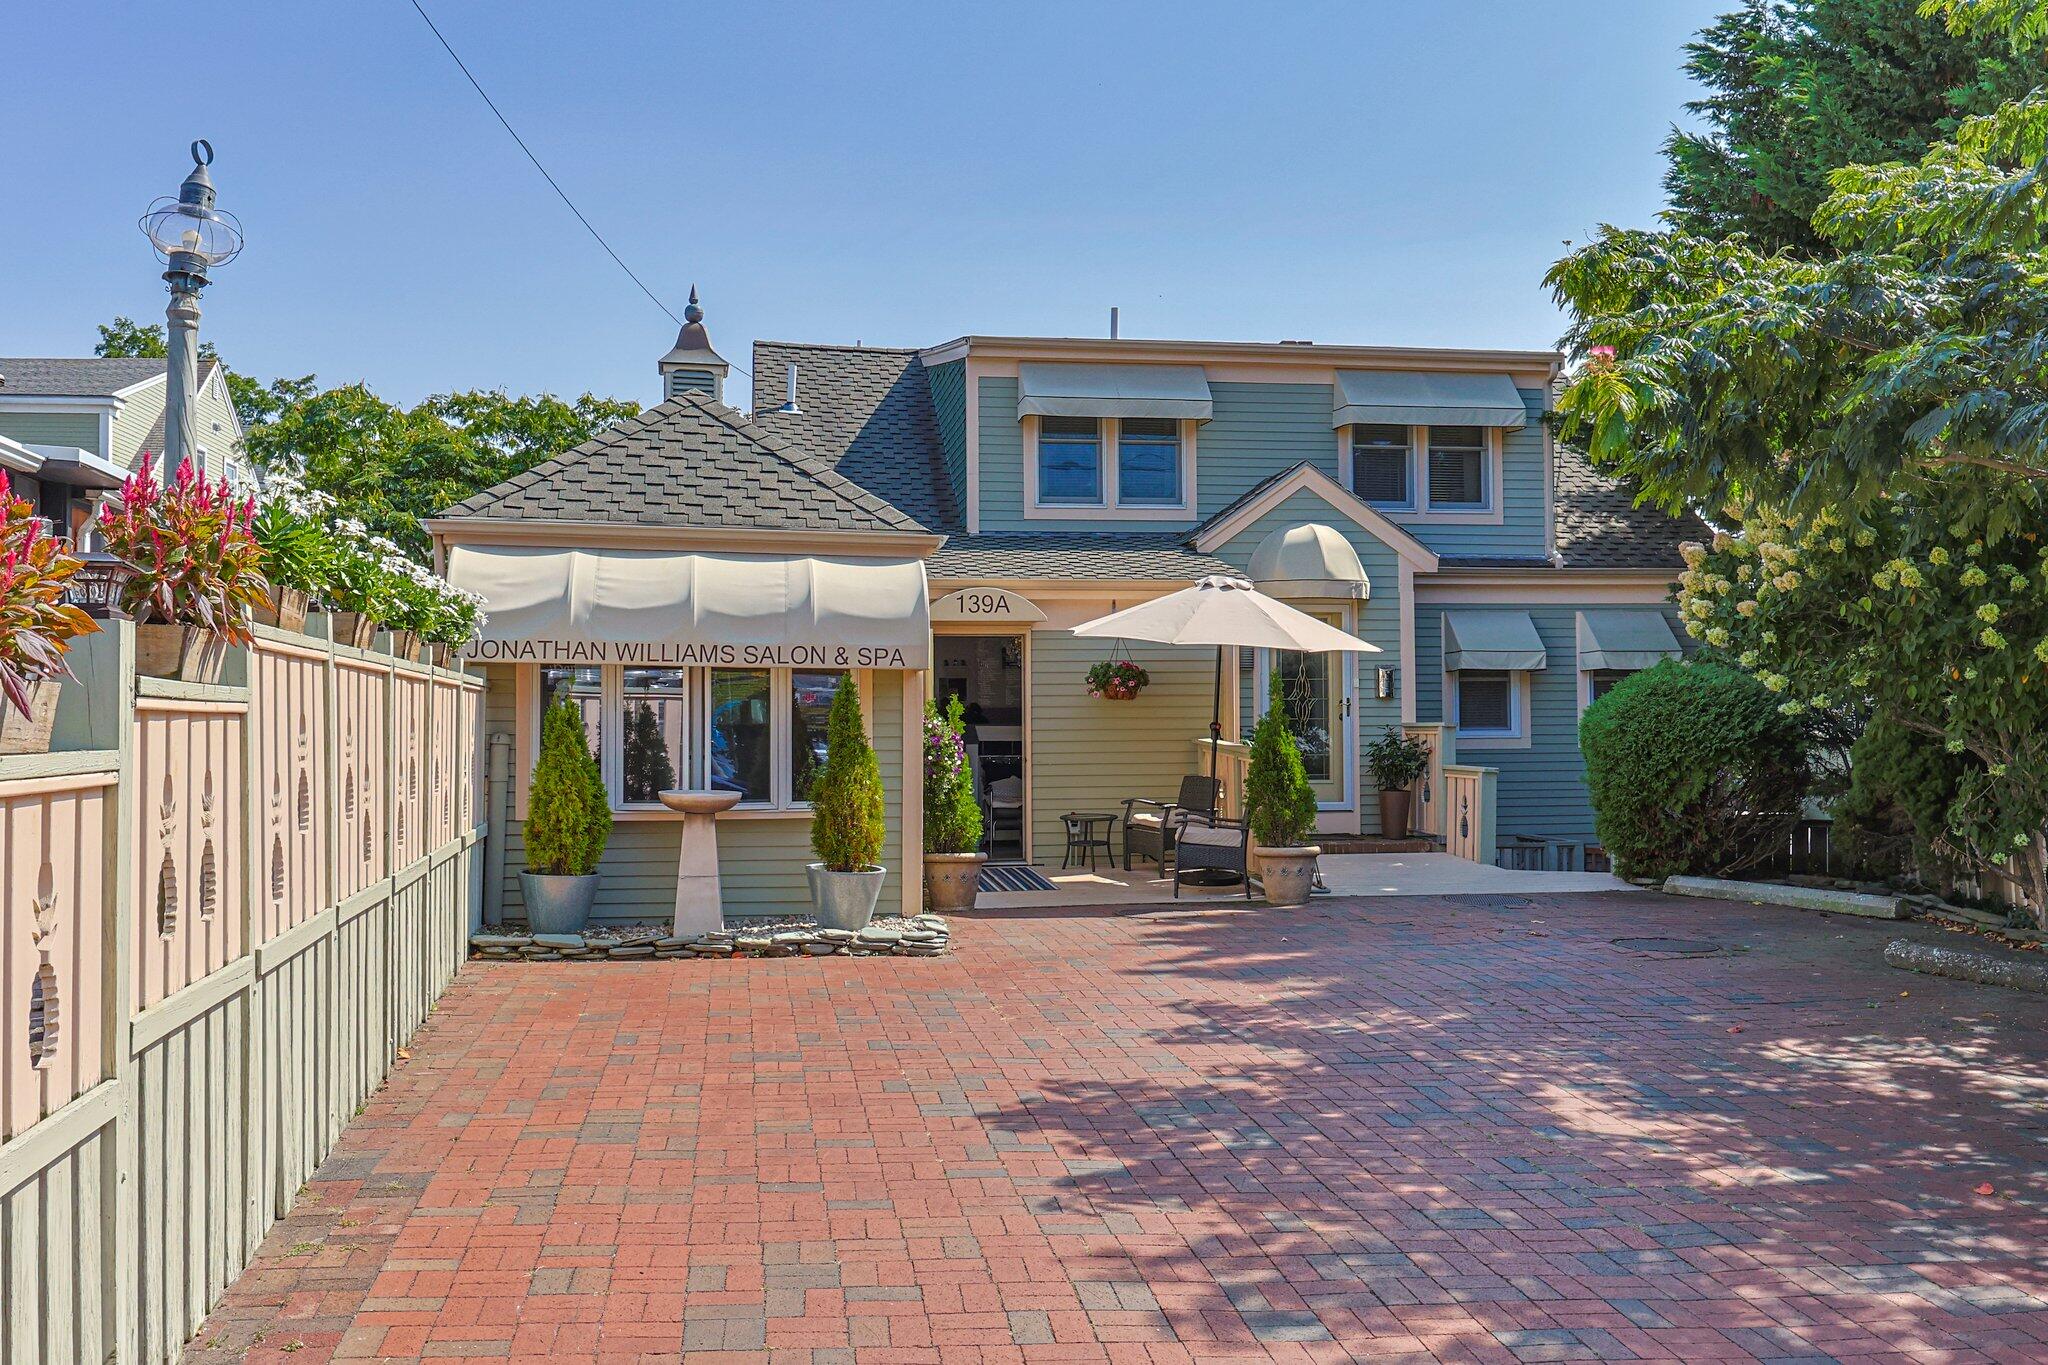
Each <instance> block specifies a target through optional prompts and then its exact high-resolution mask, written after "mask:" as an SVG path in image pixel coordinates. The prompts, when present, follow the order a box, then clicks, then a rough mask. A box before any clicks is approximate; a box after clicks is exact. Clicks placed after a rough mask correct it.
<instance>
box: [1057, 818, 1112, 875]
mask: <svg viewBox="0 0 2048 1365" xmlns="http://www.w3.org/2000/svg"><path fill="white" fill-rule="evenodd" d="M1117 819H1118V816H1117V813H1116V812H1115V811H1108V810H1070V811H1068V812H1067V813H1066V814H1065V815H1062V816H1061V817H1060V823H1061V824H1063V825H1065V826H1066V827H1067V852H1066V856H1065V857H1063V858H1061V859H1060V867H1061V868H1063V869H1064V868H1069V867H1079V866H1080V865H1081V864H1082V863H1083V862H1086V863H1087V864H1088V870H1089V871H1090V872H1093V871H1095V854H1096V851H1097V850H1098V849H1099V850H1100V851H1101V852H1103V853H1104V854H1107V855H1108V857H1109V863H1110V866H1112V867H1114V866H1116V850H1115V849H1113V848H1111V847H1110V838H1111V837H1112V836H1113V835H1114V834H1115V833H1116V822H1117ZM1098 830H1099V831H1100V833H1098V832H1097V831H1098Z"/></svg>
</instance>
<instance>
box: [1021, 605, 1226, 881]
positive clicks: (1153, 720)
mask: <svg viewBox="0 0 2048 1365" xmlns="http://www.w3.org/2000/svg"><path fill="white" fill-rule="evenodd" d="M1105 610H1107V607H1106V606H1105ZM1128 648H1129V650H1130V654H1131V657H1132V658H1134V659H1136V660H1137V661H1138V663H1139V664H1140V665H1142V666H1143V667H1144V669H1145V671H1146V672H1148V673H1150V674H1151V675H1152V685H1151V686H1150V687H1148V688H1146V689H1145V690H1144V691H1143V692H1141V693H1139V694H1138V695H1137V697H1136V698H1134V699H1133V700H1131V701H1102V700H1098V699H1097V698H1094V697H1091V696H1089V695H1088V682H1087V675H1088V668H1089V666H1090V665H1091V664H1095V663H1097V662H1100V661H1101V660H1102V659H1104V658H1106V657H1108V654H1109V650H1110V642H1109V641H1107V640H1089V639H1083V638H1081V637H1079V636H1076V635H1070V634H1068V633H1067V632H1066V631H1063V630H1040V631H1033V632H1032V635H1031V771H1030V781H1031V822H1032V835H1031V837H1032V853H1033V856H1034V860H1035V861H1036V862H1039V863H1041V864H1044V865H1046V866H1049V867H1058V866H1059V862H1060V852H1061V850H1062V849H1063V848H1065V847H1066V833H1065V830H1064V828H1063V827H1062V826H1061V824H1060V816H1061V815H1062V814H1064V813H1065V812H1067V811H1076V810H1103V811H1116V812H1117V813H1119V814H1121V813H1122V810H1123V807H1122V805H1121V804H1120V803H1121V802H1122V801H1123V799H1124V798H1125V797H1127V796H1146V797H1151V798H1153V799H1154V800H1159V801H1171V800H1172V799H1173V797H1174V794H1175V793H1176V792H1178V791H1179V790H1180V780H1181V778H1182V777H1183V776H1185V775H1186V774H1187V773H1188V772H1189V771H1191V769H1192V766H1193V764H1194V761H1195V755H1194V748H1193V742H1194V741H1195V740H1197V739H1200V738H1202V737H1203V736H1204V735H1207V734H1208V733H1209V710H1210V688H1211V686H1212V682H1213V678H1214V675H1215V668H1216V651H1215V650H1213V649H1175V648H1173V647H1171V646H1167V645H1150V644H1144V643H1141V642H1137V641H1132V642H1129V644H1128ZM1117 846H1118V848H1119V849H1121V847H1122V842H1121V835H1120V834H1119V838H1118V845H1117Z"/></svg>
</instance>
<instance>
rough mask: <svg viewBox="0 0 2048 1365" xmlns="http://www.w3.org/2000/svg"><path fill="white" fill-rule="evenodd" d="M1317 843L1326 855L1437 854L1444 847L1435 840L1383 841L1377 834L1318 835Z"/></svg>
mask: <svg viewBox="0 0 2048 1365" xmlns="http://www.w3.org/2000/svg"><path fill="white" fill-rule="evenodd" d="M1316 843H1317V844H1318V845H1320V846H1321V848H1322V850H1323V852H1325V853H1435V852H1437V851H1439V850H1440V849H1441V847H1442V846H1441V845H1440V844H1438V843H1437V841H1436V840H1434V839H1382V838H1380V837H1379V836H1378V835H1377V834H1318V835H1317V836H1316Z"/></svg>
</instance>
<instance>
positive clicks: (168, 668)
mask: <svg viewBox="0 0 2048 1365" xmlns="http://www.w3.org/2000/svg"><path fill="white" fill-rule="evenodd" d="M227 659H228V642H227V641H226V640H225V639H223V638H222V637H221V635H220V633H219V632H218V631H211V630H208V629H206V628H205V627H204V626H171V625H164V624H162V623H160V622H150V623H149V624H147V625H140V626H137V627H136V628H135V671H136V672H137V673H145V674H147V675H149V676H150V677H152V678H176V679H177V680H178V681H179V682H194V683H217V682H219V681H220V674H221V667H222V665H224V664H225V663H227Z"/></svg>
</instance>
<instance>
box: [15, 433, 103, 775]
mask: <svg viewBox="0 0 2048 1365" xmlns="http://www.w3.org/2000/svg"><path fill="white" fill-rule="evenodd" d="M78 567H79V563H78V560H77V559H76V558H75V557H73V556H72V555H71V554H69V553H68V552H67V551H66V550H65V548H64V544H63V542H61V541H59V540H58V539H57V538H56V537H55V536H52V535H51V534H50V533H49V532H47V531H45V530H44V529H43V522H42V519H41V518H40V517H37V516H36V515H35V509H34V508H33V507H31V506H30V505H29V503H28V500H27V499H25V498H17V497H15V496H14V490H13V489H12V487H11V486H10V485H9V483H8V480H7V475H6V474H5V473H4V472H0V754H42V753H48V752H49V750H50V729H51V727H52V726H53V725H54V724H55V723H56V719H57V691H58V687H59V686H60V684H61V683H62V681H63V679H64V678H66V677H68V676H69V675H70V672H71V670H70V668H69V667H68V666H67V665H66V664H65V662H64V655H65V652H66V651H67V650H69V649H70V648H71V641H72V639H73V638H75V637H77V636H80V635H90V634H92V633H93V632H95V631H97V630H98V629H99V627H98V626H97V625H95V624H93V622H92V620H91V618H89V617H88V616H87V615H86V614H85V613H84V612H82V611H80V610H79V609H78V608H77V607H75V606H72V605H71V604H69V603H67V602H66V601H65V600H64V593H65V585H66V584H67V583H68V582H69V581H70V579H71V576H72V575H73V574H75V573H77V572H78Z"/></svg>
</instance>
